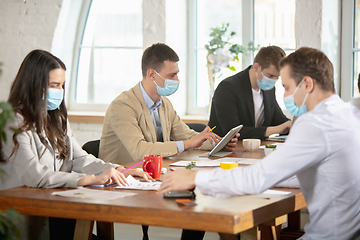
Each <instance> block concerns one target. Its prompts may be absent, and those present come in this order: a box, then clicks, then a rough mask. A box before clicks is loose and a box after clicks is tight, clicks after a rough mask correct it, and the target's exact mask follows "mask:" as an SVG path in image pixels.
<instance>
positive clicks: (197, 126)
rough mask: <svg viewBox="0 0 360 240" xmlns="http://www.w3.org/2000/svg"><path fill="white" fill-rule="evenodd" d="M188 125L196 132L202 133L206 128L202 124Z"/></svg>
mask: <svg viewBox="0 0 360 240" xmlns="http://www.w3.org/2000/svg"><path fill="white" fill-rule="evenodd" d="M186 125H188V126H189V128H191V129H193V130H194V131H196V132H202V131H203V130H204V129H205V128H206V125H205V124H202V123H186Z"/></svg>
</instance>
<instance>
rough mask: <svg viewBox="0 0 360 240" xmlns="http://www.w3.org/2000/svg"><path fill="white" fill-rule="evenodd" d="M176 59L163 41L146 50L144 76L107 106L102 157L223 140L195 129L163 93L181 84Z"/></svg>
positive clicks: (134, 157)
mask: <svg viewBox="0 0 360 240" xmlns="http://www.w3.org/2000/svg"><path fill="white" fill-rule="evenodd" d="M178 61H179V57H178V55H177V54H176V53H175V52H174V50H172V49H171V48H170V47H169V46H167V45H165V44H162V43H157V44H153V45H152V46H150V47H149V48H147V49H146V50H145V51H144V54H143V57H142V74H143V79H142V81H141V82H139V83H138V84H136V86H135V87H133V88H131V89H130V90H129V91H125V92H123V93H121V94H120V95H119V96H118V97H117V98H115V100H113V101H112V103H111V104H110V106H109V108H108V110H107V111H106V115H105V120H104V125H103V130H102V136H101V141H100V151H99V157H100V158H101V159H103V160H104V161H106V162H113V163H119V164H123V163H128V162H132V161H139V160H142V159H143V157H144V155H148V154H159V155H162V156H163V157H168V156H173V155H176V154H177V153H179V152H182V151H184V150H187V149H192V148H201V149H207V150H209V149H212V148H213V146H214V145H215V144H216V143H217V142H218V141H219V140H220V139H221V138H220V137H219V136H217V135H216V134H215V133H212V132H209V130H210V128H209V127H206V128H205V129H204V131H203V132H201V133H197V132H195V131H194V130H191V129H190V128H189V127H188V126H187V125H186V124H185V123H184V122H183V121H182V120H181V119H180V117H179V116H178V115H177V114H176V111H175V110H174V108H173V106H172V104H171V102H170V101H169V99H168V98H166V97H165V96H168V95H170V94H172V93H174V92H175V91H176V90H177V88H178V85H179V79H178V76H177V74H178V72H179V68H178ZM170 139H172V140H173V141H170ZM236 144H237V139H236V138H234V139H233V140H232V141H231V142H230V143H229V144H228V145H227V146H226V148H227V149H228V150H233V149H234V148H235V146H236Z"/></svg>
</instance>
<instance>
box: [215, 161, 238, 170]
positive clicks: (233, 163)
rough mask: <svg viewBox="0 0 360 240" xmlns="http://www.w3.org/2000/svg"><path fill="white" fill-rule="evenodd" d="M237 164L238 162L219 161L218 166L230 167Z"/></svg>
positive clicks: (235, 166)
mask: <svg viewBox="0 0 360 240" xmlns="http://www.w3.org/2000/svg"><path fill="white" fill-rule="evenodd" d="M238 166H239V164H238V162H221V163H220V167H221V168H222V169H232V168H237V167H238Z"/></svg>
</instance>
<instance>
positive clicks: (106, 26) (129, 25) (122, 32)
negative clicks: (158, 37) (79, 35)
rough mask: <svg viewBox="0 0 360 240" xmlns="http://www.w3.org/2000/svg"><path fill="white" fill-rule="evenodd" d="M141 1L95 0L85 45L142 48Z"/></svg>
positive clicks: (91, 9) (87, 24)
mask: <svg viewBox="0 0 360 240" xmlns="http://www.w3.org/2000/svg"><path fill="white" fill-rule="evenodd" d="M141 4H142V1H141V0H132V1H127V0H93V1H92V4H91V7H90V11H89V15H88V18H87V23H86V27H85V31H84V36H83V40H82V45H83V46H129V47H131V46H137V47H139V46H142V8H141Z"/></svg>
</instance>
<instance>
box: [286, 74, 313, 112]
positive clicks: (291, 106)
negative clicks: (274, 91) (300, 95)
mask: <svg viewBox="0 0 360 240" xmlns="http://www.w3.org/2000/svg"><path fill="white" fill-rule="evenodd" d="M302 82H303V80H301V82H300V83H299V85H298V86H297V87H296V89H295V91H294V92H293V94H291V95H289V96H286V97H284V104H285V107H286V109H287V110H288V111H289V112H290V114H291V115H293V116H295V117H299V116H301V115H302V114H304V113H306V112H307V109H306V105H305V101H306V99H307V97H308V96H309V93H307V94H306V96H305V98H304V101H303V103H302V104H301V105H300V106H296V105H295V100H294V95H295V93H296V91H297V90H298V89H299V87H300V86H301V84H302Z"/></svg>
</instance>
